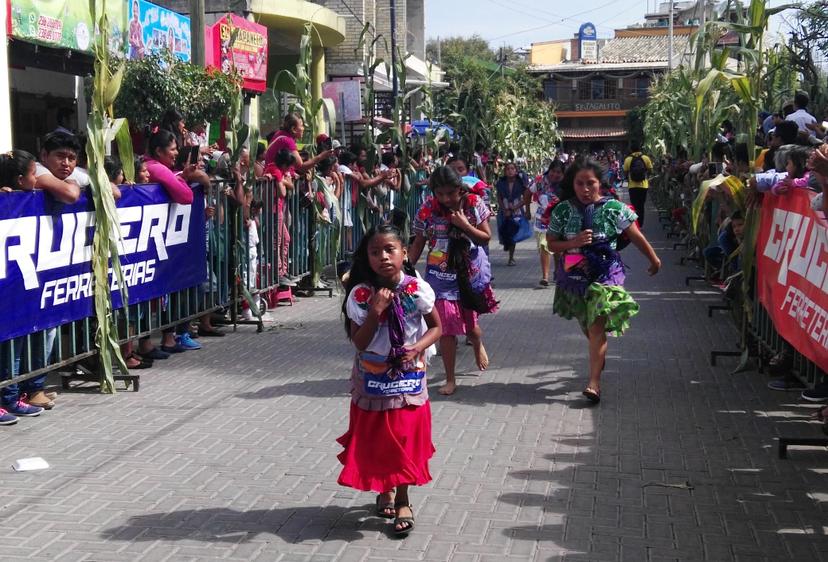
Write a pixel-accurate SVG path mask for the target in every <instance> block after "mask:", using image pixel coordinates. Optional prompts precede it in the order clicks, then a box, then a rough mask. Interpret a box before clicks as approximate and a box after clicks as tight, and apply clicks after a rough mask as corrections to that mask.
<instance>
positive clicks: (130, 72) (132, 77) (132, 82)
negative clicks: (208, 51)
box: [115, 52, 239, 127]
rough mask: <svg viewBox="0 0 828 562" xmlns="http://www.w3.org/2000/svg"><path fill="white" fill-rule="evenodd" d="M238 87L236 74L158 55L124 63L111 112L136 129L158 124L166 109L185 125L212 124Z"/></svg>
mask: <svg viewBox="0 0 828 562" xmlns="http://www.w3.org/2000/svg"><path fill="white" fill-rule="evenodd" d="M238 85H239V76H238V75H237V74H233V75H229V74H224V73H222V72H220V71H218V70H217V69H215V68H206V69H205V68H202V67H199V66H196V65H193V64H189V63H185V62H182V61H180V60H178V59H177V58H175V57H173V56H172V55H171V54H170V53H169V52H161V53H157V54H153V55H150V56H148V57H145V58H143V59H140V60H130V61H127V62H126V67H125V73H124V77H123V84H122V87H121V93H120V95H119V96H118V98H117V100H116V101H115V110H116V112H117V113H118V114H119V115H124V116H125V117H127V119H129V122H130V123H132V125H133V126H136V127H144V126H149V125H152V124H153V123H157V122H159V121H160V120H161V118H162V116H163V115H164V112H165V111H167V110H168V109H170V108H175V109H177V110H178V111H180V112H181V113H182V114H183V115H184V119H185V121H186V122H187V123H196V122H205V121H206V122H212V121H216V120H218V119H220V118H221V117H222V116H224V114H225V113H226V112H227V108H228V107H229V106H230V104H231V103H232V97H233V95H234V92H235V91H237V90H238Z"/></svg>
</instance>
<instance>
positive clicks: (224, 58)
mask: <svg viewBox="0 0 828 562" xmlns="http://www.w3.org/2000/svg"><path fill="white" fill-rule="evenodd" d="M234 34H235V40H234V39H233V35H234ZM207 41H208V42H209V43H210V44H211V47H212V49H211V51H210V52H208V57H207V64H209V65H212V66H214V67H216V68H218V69H220V70H221V71H222V72H224V73H225V74H229V73H230V71H231V70H232V69H233V68H235V69H236V70H237V71H238V72H239V74H241V77H242V80H243V82H242V87H243V88H244V89H245V90H249V91H251V92H264V91H265V90H266V89H267V28H266V27H265V26H263V25H259V24H258V23H255V22H252V21H247V20H246V19H244V18H242V17H240V16H237V15H236V14H227V15H226V16H225V17H223V18H221V19H220V20H219V21H218V22H216V23H215V25H213V27H211V28H209V33H208V38H207Z"/></svg>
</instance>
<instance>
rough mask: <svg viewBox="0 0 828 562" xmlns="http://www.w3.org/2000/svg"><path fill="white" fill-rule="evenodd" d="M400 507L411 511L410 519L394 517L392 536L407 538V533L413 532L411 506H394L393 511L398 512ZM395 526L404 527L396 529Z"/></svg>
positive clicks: (412, 511) (402, 504)
mask: <svg viewBox="0 0 828 562" xmlns="http://www.w3.org/2000/svg"><path fill="white" fill-rule="evenodd" d="M401 507H407V508H408V509H410V510H411V517H399V516H397V517H395V518H394V534H395V535H397V536H398V537H404V536H407V535H408V533H410V532H411V531H413V530H414V510H413V509H412V507H413V506H412V505H411V504H404V503H401V504H396V505H395V506H394V511H398V510H399V508H401ZM397 525H405V527H403V528H402V529H397Z"/></svg>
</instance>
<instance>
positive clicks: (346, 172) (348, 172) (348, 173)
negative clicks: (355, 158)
mask: <svg viewBox="0 0 828 562" xmlns="http://www.w3.org/2000/svg"><path fill="white" fill-rule="evenodd" d="M339 173H340V174H343V175H346V176H352V175H354V172H353V170H351V169H350V168H349V167H348V166H346V165H345V164H340V165H339Z"/></svg>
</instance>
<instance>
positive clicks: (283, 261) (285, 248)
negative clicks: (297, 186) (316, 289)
mask: <svg viewBox="0 0 828 562" xmlns="http://www.w3.org/2000/svg"><path fill="white" fill-rule="evenodd" d="M296 162H297V160H296V157H295V156H294V154H293V153H292V152H290V151H289V150H287V149H285V150H280V151H279V152H278V153H277V154H276V156H275V160H274V161H273V163H272V164H268V165H267V167H266V168H265V173H266V174H269V175H270V176H272V177H273V179H274V180H275V181H276V185H275V189H276V193H275V195H277V196H278V201H277V203H276V209H274V211H275V212H276V225H277V226H276V228H277V229H278V230H277V235H276V242H277V244H278V247H277V248H275V250H276V253H277V254H278V256H279V268H278V270H277V273H278V276H279V285H280V286H282V287H294V286H296V281H297V279H295V278H292V277H290V276H289V275H288V269H289V266H290V232H289V230H288V220H289V213H290V209H289V208H288V205H287V195H288V191H291V192H293V177H292V176H291V175H290V170H291V169H292V168H293V167H294V165H295V164H296Z"/></svg>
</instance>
